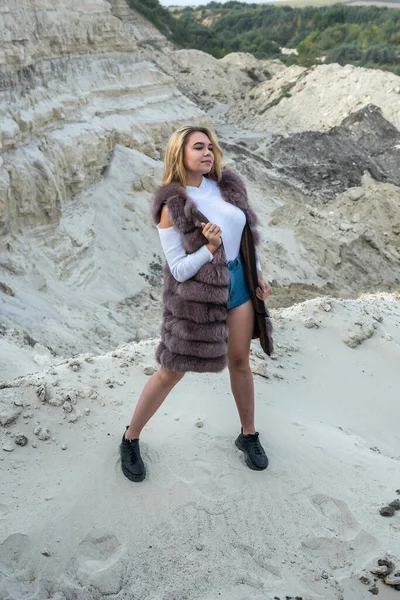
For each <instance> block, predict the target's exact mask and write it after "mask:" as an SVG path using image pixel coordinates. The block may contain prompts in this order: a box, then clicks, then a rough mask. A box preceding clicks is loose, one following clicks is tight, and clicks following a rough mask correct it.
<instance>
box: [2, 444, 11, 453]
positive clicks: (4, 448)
mask: <svg viewBox="0 0 400 600" xmlns="http://www.w3.org/2000/svg"><path fill="white" fill-rule="evenodd" d="M3 450H4V452H13V451H14V448H13V446H11V445H10V444H6V445H5V446H3Z"/></svg>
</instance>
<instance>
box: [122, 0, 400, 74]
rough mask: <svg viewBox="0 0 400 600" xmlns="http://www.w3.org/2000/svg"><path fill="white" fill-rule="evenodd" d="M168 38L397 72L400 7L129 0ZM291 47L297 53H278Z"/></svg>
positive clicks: (206, 47) (218, 50) (221, 49)
mask: <svg viewBox="0 0 400 600" xmlns="http://www.w3.org/2000/svg"><path fill="white" fill-rule="evenodd" d="M127 1H128V3H129V5H130V6H132V8H135V9H136V10H138V11H140V12H141V13H142V14H144V15H145V16H146V17H147V18H148V19H149V20H150V21H152V23H154V24H155V25H156V27H158V29H160V31H162V32H163V33H164V34H165V35H166V36H167V37H168V38H169V39H171V40H172V41H173V42H175V43H176V44H177V45H179V46H181V47H183V48H197V49H199V50H203V51H204V52H208V53H210V54H212V55H213V56H215V57H217V58H222V57H223V56H225V55H226V54H228V53H230V52H251V53H252V54H254V56H256V57H257V58H276V57H278V56H279V57H280V58H281V60H283V61H284V62H285V63H286V64H294V63H297V64H299V65H303V66H310V65H312V64H318V63H320V62H322V61H324V62H325V63H332V62H336V63H339V64H341V65H345V64H348V63H350V64H353V65H359V66H365V67H372V68H381V69H386V70H389V71H393V72H394V73H396V74H398V75H400V10H395V9H391V8H386V7H377V6H351V5H346V4H332V5H328V6H321V7H314V6H308V7H305V8H292V7H291V6H286V5H285V6H278V5H271V4H244V3H242V2H237V1H236V0H231V1H230V2H227V3H225V4H221V3H218V2H214V1H213V2H210V3H209V4H207V5H206V6H199V7H191V6H187V7H185V8H182V9H174V10H173V11H169V10H167V9H166V8H164V7H163V6H161V5H160V4H159V2H158V0H127ZM282 47H284V48H295V49H296V50H297V52H298V56H296V55H295V54H291V55H288V56H283V55H281V51H280V49H281V48H282Z"/></svg>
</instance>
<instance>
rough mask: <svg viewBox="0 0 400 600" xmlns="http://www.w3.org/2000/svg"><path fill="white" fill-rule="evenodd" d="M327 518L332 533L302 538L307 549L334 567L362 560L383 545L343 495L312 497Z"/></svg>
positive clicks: (361, 561)
mask: <svg viewBox="0 0 400 600" xmlns="http://www.w3.org/2000/svg"><path fill="white" fill-rule="evenodd" d="M311 501H312V503H313V504H314V506H315V507H316V508H317V509H318V510H319V511H320V512H321V513H322V515H323V516H324V517H325V518H326V520H327V533H328V532H329V535H328V536H315V537H310V538H307V539H306V540H304V541H303V542H302V546H303V548H304V549H305V551H306V552H307V553H308V554H310V556H312V557H314V558H316V557H317V558H319V559H321V560H322V561H324V562H325V563H326V564H327V565H328V566H329V567H330V568H331V569H343V568H348V567H351V566H353V567H354V565H356V564H357V563H358V562H360V563H361V564H362V563H363V562H365V559H366V558H367V557H368V555H369V554H372V555H373V554H374V552H376V551H377V550H378V548H379V543H378V541H377V540H376V539H375V538H374V537H373V536H371V535H369V534H368V533H366V532H365V531H364V530H362V528H361V526H360V524H359V522H358V521H357V519H356V518H355V517H354V515H353V514H352V513H351V511H350V509H349V508H348V506H347V504H346V503H345V502H344V501H343V500H340V499H339V498H333V497H331V496H326V495H324V494H317V495H315V496H313V497H312V499H311Z"/></svg>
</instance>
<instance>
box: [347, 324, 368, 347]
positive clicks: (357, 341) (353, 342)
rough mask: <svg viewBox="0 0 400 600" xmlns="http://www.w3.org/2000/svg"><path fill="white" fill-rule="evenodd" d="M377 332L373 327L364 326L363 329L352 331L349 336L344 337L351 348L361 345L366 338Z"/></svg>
mask: <svg viewBox="0 0 400 600" xmlns="http://www.w3.org/2000/svg"><path fill="white" fill-rule="evenodd" d="M374 333H375V329H374V328H373V327H363V328H362V329H361V331H359V332H355V333H351V334H350V335H349V336H348V337H346V338H344V339H343V342H344V343H345V344H346V346H348V347H349V348H357V346H360V345H361V344H362V343H363V342H364V341H365V340H368V339H369V338H370V337H372V336H373V335H374Z"/></svg>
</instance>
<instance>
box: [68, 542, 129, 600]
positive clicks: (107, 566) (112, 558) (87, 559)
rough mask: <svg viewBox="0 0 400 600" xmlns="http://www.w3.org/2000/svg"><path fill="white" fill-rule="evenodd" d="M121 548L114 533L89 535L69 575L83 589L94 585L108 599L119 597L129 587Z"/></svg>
mask: <svg viewBox="0 0 400 600" xmlns="http://www.w3.org/2000/svg"><path fill="white" fill-rule="evenodd" d="M125 566H126V565H125V561H124V559H123V558H122V551H121V544H120V542H119V540H118V538H117V537H115V535H113V534H111V533H103V534H102V533H96V532H92V533H89V534H88V535H87V536H86V538H85V539H84V540H83V541H82V542H81V543H80V544H79V546H78V549H77V553H76V556H75V557H74V558H73V559H71V561H70V562H69V563H68V565H67V571H68V572H69V573H70V574H71V575H72V576H74V577H75V578H76V579H77V580H78V582H79V583H80V584H81V585H82V586H88V585H91V586H93V587H94V588H96V589H97V590H98V592H99V593H100V594H102V595H104V596H106V595H110V594H118V593H119V592H120V591H121V590H122V588H123V587H124V585H125V572H126V569H125Z"/></svg>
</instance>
